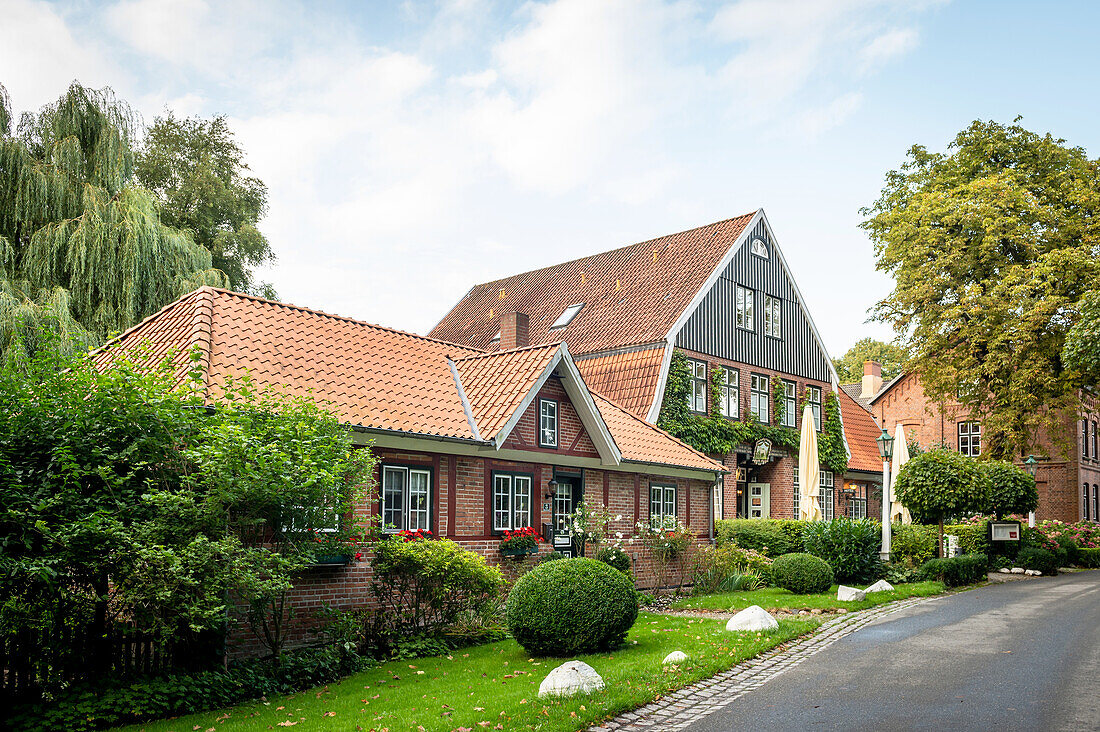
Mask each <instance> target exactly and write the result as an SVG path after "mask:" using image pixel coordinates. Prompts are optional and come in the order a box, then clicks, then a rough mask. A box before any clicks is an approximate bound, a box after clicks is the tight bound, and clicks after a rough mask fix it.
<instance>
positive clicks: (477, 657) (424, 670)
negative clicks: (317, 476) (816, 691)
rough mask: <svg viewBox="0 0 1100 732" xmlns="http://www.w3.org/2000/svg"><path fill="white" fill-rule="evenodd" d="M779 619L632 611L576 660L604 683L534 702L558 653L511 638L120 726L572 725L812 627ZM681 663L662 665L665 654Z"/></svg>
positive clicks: (178, 730)
mask: <svg viewBox="0 0 1100 732" xmlns="http://www.w3.org/2000/svg"><path fill="white" fill-rule="evenodd" d="M818 623H819V620H818V619H817V618H814V619H813V620H809V619H807V620H782V621H780V624H779V630H777V631H775V632H774V633H770V634H760V633H730V632H727V631H726V630H725V625H724V623H723V622H722V621H719V620H708V619H703V618H699V619H694V618H679V617H670V616H664V615H653V614H649V613H641V614H640V615H639V616H638V622H637V623H636V624H635V625H634V628H633V629H632V630H631V631H630V634H629V636H628V637H627V644H626V646H625V647H623V648H621V649H619V650H618V651H615V652H613V653H602V654H596V655H591V656H581V657H580V658H581V659H582V660H584V661H585V662H587V663H588V664H589V665H591V666H592V667H593V668H595V669H596V671H597V672H599V673H600V675H601V676H603V678H604V681H605V682H606V683H607V688H606V689H604V690H603V691H601V692H598V693H596V694H593V695H590V696H578V697H573V698H571V699H565V700H557V701H550V700H540V699H539V698H538V688H539V684H540V683H541V682H542V679H543V677H544V676H546V674H547V673H549V672H550V670H551V669H553V668H554V667H555V666H557V665H558V664H559V663H562V662H563V661H564V660H567V659H551V658H531V657H530V656H528V655H527V653H526V652H524V650H523V648H521V647H520V646H519V644H517V643H516V642H515V641H514V640H506V641H500V642H498V643H490V644H487V645H484V646H477V647H474V648H468V649H463V650H461V651H455V652H454V653H453V654H452V655H450V656H446V657H434V658H422V659H418V660H414V661H393V662H390V663H386V664H383V665H381V666H378V667H376V668H373V669H370V670H368V671H364V672H363V673H360V674H356V675H354V676H350V677H348V678H346V679H344V680H343V681H341V682H339V683H335V684H329V685H328V686H325V687H322V688H319V689H311V690H309V691H305V692H301V693H299V694H293V695H290V696H286V697H280V698H273V699H270V700H268V701H267V702H266V703H263V702H254V703H251V704H245V705H241V706H239V707H236V708H233V709H229V710H223V711H216V712H206V713H202V714H194V715H190V716H187V717H181V718H178V719H175V720H165V721H161V722H151V723H146V724H140V725H134V726H132V727H128V728H127V729H128V730H135V731H136V730H148V732H154V730H156V731H157V732H192V731H193V730H202V731H206V730H211V729H213V730H216V731H217V732H221V731H222V730H226V731H227V732H228V731H231V730H267V729H280V728H293V729H294V730H295V732H298V730H303V731H304V730H331V729H347V730H355V729H362V730H371V729H374V730H379V732H381V730H390V731H392V732H396V731H397V730H413V731H419V730H426V731H431V730H456V729H462V728H466V729H468V730H474V731H475V732H476V731H477V730H480V729H503V730H510V729H540V730H579V729H585V728H587V727H588V726H590V725H592V724H594V723H596V722H599V721H600V720H603V719H607V718H609V717H612V716H614V715H616V714H619V713H621V712H624V711H627V710H630V709H634V708H637V707H639V706H642V705H643V704H646V703H648V702H650V701H653V700H654V699H656V698H658V697H660V696H662V695H664V694H666V693H668V692H670V691H673V690H675V689H678V688H681V687H683V686H686V685H688V684H691V683H693V682H695V681H698V680H700V679H703V678H706V677H708V676H712V675H714V674H716V673H718V672H720V671H723V670H725V669H727V668H729V667H731V666H733V665H735V664H737V663H740V662H741V661H743V660H745V659H748V658H751V657H753V656H755V655H757V654H759V653H761V652H762V651H765V650H767V649H769V648H772V647H774V646H777V645H779V644H780V643H783V642H784V641H788V640H790V639H792V638H796V637H798V636H800V635H803V634H805V633H808V632H810V631H811V630H813V629H814V628H816V627H817V625H818ZM674 650H680V651H683V652H684V653H686V654H687V655H688V657H689V661H687V662H686V663H684V664H681V665H679V666H671V667H662V665H661V660H662V659H663V658H664V657H665V656H666V655H667V654H668V653H670V652H671V651H674Z"/></svg>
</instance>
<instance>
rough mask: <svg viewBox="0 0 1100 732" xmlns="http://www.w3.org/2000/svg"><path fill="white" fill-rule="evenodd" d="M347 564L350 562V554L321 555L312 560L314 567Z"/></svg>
mask: <svg viewBox="0 0 1100 732" xmlns="http://www.w3.org/2000/svg"><path fill="white" fill-rule="evenodd" d="M349 562H351V555H350V554H321V555H320V556H317V557H314V559H313V565H314V566H315V567H328V566H336V565H340V564H348V563H349Z"/></svg>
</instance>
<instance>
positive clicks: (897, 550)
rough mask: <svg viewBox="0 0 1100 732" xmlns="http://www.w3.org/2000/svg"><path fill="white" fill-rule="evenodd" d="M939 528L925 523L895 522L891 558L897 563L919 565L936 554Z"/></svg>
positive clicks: (911, 565) (908, 565)
mask: <svg viewBox="0 0 1100 732" xmlns="http://www.w3.org/2000/svg"><path fill="white" fill-rule="evenodd" d="M938 536H939V528H938V527H936V526H926V525H925V524H894V525H893V527H892V538H891V541H890V559H891V561H893V562H894V563H895V564H900V565H903V566H906V567H919V566H920V565H922V564H924V563H925V562H927V561H928V560H929V559H932V558H933V557H934V556H936V541H937V537H938Z"/></svg>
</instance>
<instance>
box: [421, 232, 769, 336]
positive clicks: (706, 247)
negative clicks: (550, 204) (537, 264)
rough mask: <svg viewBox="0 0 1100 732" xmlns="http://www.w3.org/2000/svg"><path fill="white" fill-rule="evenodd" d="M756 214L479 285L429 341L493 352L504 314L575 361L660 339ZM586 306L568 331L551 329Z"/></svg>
mask: <svg viewBox="0 0 1100 732" xmlns="http://www.w3.org/2000/svg"><path fill="white" fill-rule="evenodd" d="M754 215H755V212H754V213H751V214H745V215H744V216H738V217H737V218H733V219H728V220H726V221H719V222H717V223H713V224H709V225H707V226H702V227H700V228H697V229H691V230H690V231H684V232H681V233H679V234H671V235H669V236H663V237H660V238H658V239H652V240H650V241H644V242H641V243H638V244H632V245H631V246H627V247H623V248H621V249H614V250H612V251H609V252H603V253H601V254H595V255H592V256H589V257H583V258H581V259H575V260H573V261H571V262H564V263H562V264H557V265H554V266H552V267H545V268H543V269H537V270H534V271H531V272H524V273H522V274H517V275H513V276H511V277H505V278H504V279H501V280H496V281H493V282H486V283H484V284H481V285H476V286H474V287H473V288H472V289H471V290H470V292H469V293H467V294H466V296H465V297H464V298H462V300H461V301H460V302H459V303H458V304H457V305H455V307H454V308H453V309H452V310H451V312H450V313H448V314H447V315H446V317H444V318H443V320H442V321H440V323H439V324H438V325H436V327H435V328H433V329H432V332H431V333H429V335H430V336H431V337H433V338H441V339H443V340H447V341H452V342H455V343H465V344H467V345H470V346H473V347H475V348H481V349H485V350H493V349H495V348H497V345H496V344H495V343H494V342H493V340H492V339H493V338H494V336H496V334H497V333H498V332H499V331H500V315H501V314H502V313H507V312H516V311H518V312H523V313H526V314H527V315H528V316H529V317H530V322H531V325H530V339H531V343H544V342H551V341H565V342H567V343H568V344H569V350H570V351H571V352H573V353H574V354H582V353H591V352H593V351H605V350H609V349H613V348H619V347H623V346H628V345H636V344H641V343H654V342H656V341H660V340H663V339H664V338H665V337H666V336H667V335H668V331H669V330H670V329H671V328H672V325H673V324H674V323H675V322H676V319H677V318H678V317H679V316H680V314H681V313H683V312H684V310H685V309H686V308H687V306H688V304H689V303H690V302H691V300H692V298H694V297H695V295H696V294H697V293H698V292H699V290H700V289H701V288H702V286H703V284H704V283H705V282H706V280H707V277H708V276H709V275H710V274H711V273H712V272H713V271H714V269H715V268H716V267H717V266H718V264H719V262H720V261H721V260H722V257H723V256H725V254H726V253H727V252H728V251H729V249H730V248H731V247H732V246H733V244H734V242H736V240H737V238H738V237H739V236H740V235H741V233H742V232H743V231H744V230H745V227H746V226H747V225H748V223H749V221H750V220H751V219H752V217H753V216H754ZM577 303H584V307H583V308H582V309H581V311H580V312H579V313H578V314H577V315H576V317H575V318H574V319H573V321H572V322H571V323H570V324H569V325H567V326H566V327H564V328H556V329H554V330H551V329H550V326H551V325H553V323H554V321H555V320H557V318H558V316H560V315H561V314H562V312H563V311H564V310H565V308H567V307H568V306H570V305H574V304H577Z"/></svg>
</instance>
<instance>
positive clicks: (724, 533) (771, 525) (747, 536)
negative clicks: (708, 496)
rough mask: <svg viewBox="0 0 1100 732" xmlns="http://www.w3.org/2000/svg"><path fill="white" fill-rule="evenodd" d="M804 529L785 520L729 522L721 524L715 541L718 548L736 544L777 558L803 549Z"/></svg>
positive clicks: (802, 524) (793, 522)
mask: <svg viewBox="0 0 1100 732" xmlns="http://www.w3.org/2000/svg"><path fill="white" fill-rule="evenodd" d="M804 526H805V523H804V522H799V521H789V520H784V519H727V520H724V521H718V522H717V526H716V528H717V532H716V536H715V539H716V543H717V544H718V546H723V545H725V544H736V545H737V546H739V547H741V548H743V549H753V550H755V551H758V552H760V553H761V554H764V555H766V556H768V557H772V558H773V559H774V558H775V557H779V556H782V555H784V554H789V553H790V552H792V551H795V550H796V549H798V548H800V547H801V546H802V529H803V527H804Z"/></svg>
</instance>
